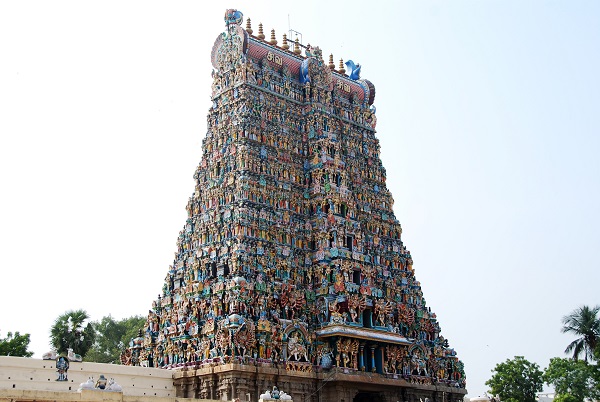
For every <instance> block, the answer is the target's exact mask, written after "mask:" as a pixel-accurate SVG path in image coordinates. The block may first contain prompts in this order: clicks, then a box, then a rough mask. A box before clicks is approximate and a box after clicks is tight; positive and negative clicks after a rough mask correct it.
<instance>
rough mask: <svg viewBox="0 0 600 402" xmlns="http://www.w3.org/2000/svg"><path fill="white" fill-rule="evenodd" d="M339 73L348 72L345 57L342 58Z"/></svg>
mask: <svg viewBox="0 0 600 402" xmlns="http://www.w3.org/2000/svg"><path fill="white" fill-rule="evenodd" d="M338 73H340V74H346V69H345V68H344V59H340V67H339V68H338Z"/></svg>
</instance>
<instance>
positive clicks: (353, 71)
mask: <svg viewBox="0 0 600 402" xmlns="http://www.w3.org/2000/svg"><path fill="white" fill-rule="evenodd" d="M346 67H348V69H349V70H350V79H351V80H354V81H356V80H358V79H360V68H361V65H360V64H358V63H357V64H354V62H353V61H352V60H348V61H347V62H346Z"/></svg>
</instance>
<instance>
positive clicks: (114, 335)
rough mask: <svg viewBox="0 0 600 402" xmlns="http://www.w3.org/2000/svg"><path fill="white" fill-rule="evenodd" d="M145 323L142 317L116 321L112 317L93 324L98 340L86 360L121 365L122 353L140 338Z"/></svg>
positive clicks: (96, 339)
mask: <svg viewBox="0 0 600 402" xmlns="http://www.w3.org/2000/svg"><path fill="white" fill-rule="evenodd" d="M145 323H146V319H145V318H144V317H141V316H133V317H129V318H124V319H122V320H115V319H114V318H113V317H112V316H110V315H109V316H107V317H102V319H101V320H100V321H95V322H93V323H92V325H93V326H94V329H95V331H96V338H95V342H94V345H93V346H92V348H91V350H90V351H89V352H88V354H87V356H86V360H88V361H93V362H97V363H119V356H120V354H121V352H122V351H123V349H125V347H127V346H128V345H129V341H130V340H131V339H132V338H135V337H137V336H138V332H139V330H140V329H142V328H143V327H144V325H145Z"/></svg>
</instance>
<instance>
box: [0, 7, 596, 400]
mask: <svg viewBox="0 0 600 402" xmlns="http://www.w3.org/2000/svg"><path fill="white" fill-rule="evenodd" d="M273 4H277V5H276V6H275V5H268V4H267V3H265V2H260V1H252V2H247V4H246V3H245V2H239V1H238V2H236V1H231V2H227V3H224V2H220V1H212V2H201V1H178V2H156V1H125V2H122V1H101V2H100V1H97V2H88V1H71V2H67V1H52V2H48V1H38V2H32V1H19V2H17V1H13V2H8V1H7V2H1V3H0V169H1V170H0V171H1V176H0V178H1V187H0V188H1V189H2V197H1V198H0V269H1V270H2V276H1V279H0V281H1V282H0V284H1V285H2V286H1V288H2V294H3V296H4V298H3V306H2V308H1V309H0V336H2V337H3V336H5V335H6V332H8V331H13V332H14V331H20V332H21V333H30V334H31V349H32V350H33V351H35V353H36V355H35V356H36V357H38V358H39V357H41V354H42V353H44V352H45V351H47V350H49V344H48V332H49V328H50V326H51V325H52V321H53V320H54V318H56V317H57V316H58V315H59V314H61V313H63V312H64V311H66V310H68V309H77V308H83V309H85V310H87V311H88V312H89V314H90V315H91V317H92V319H93V320H99V319H100V318H102V317H103V316H105V315H108V314H112V315H113V317H115V318H123V317H128V316H131V315H135V314H142V315H145V313H146V312H147V310H148V308H149V307H150V306H151V302H152V300H153V299H154V298H155V297H156V296H157V294H158V293H159V292H160V289H161V287H162V283H163V278H164V277H165V275H166V273H167V269H168V266H169V264H170V263H172V260H173V253H174V252H175V249H176V247H175V242H176V238H177V235H178V233H179V230H181V228H182V227H183V225H184V223H185V218H186V212H185V205H186V202H187V198H188V197H189V196H190V195H191V194H192V192H193V187H194V182H193V178H192V175H193V173H194V170H195V168H196V166H197V164H198V163H199V162H200V156H201V141H202V138H203V137H204V134H205V132H206V113H207V110H208V107H209V105H210V102H209V99H210V84H211V76H210V73H211V68H212V67H211V65H210V51H211V48H212V44H213V42H214V39H215V38H216V37H217V35H219V33H220V32H222V31H223V29H224V24H223V14H224V11H225V9H226V8H238V9H239V10H241V11H242V12H243V13H244V16H245V17H250V18H251V19H252V21H253V28H254V29H255V30H257V29H258V23H259V22H263V24H264V26H265V33H266V34H267V35H268V34H269V32H270V30H271V28H275V29H276V31H277V37H278V39H279V41H281V34H283V32H284V31H285V30H286V29H287V28H288V15H289V18H290V20H291V26H292V28H293V29H295V30H297V31H300V32H302V34H303V38H304V43H311V44H312V45H313V46H314V45H319V46H320V47H321V48H322V49H323V53H324V54H326V55H329V53H331V52H333V54H334V58H335V60H336V63H337V60H339V59H340V58H341V57H343V58H344V59H345V60H347V59H353V60H354V61H355V62H359V63H361V64H362V66H363V67H362V77H363V78H366V79H369V80H370V81H372V82H373V83H374V84H375V86H376V89H377V95H376V99H375V105H376V107H377V116H378V126H377V131H378V138H379V139H380V141H381V146H382V159H383V163H384V166H385V167H386V169H387V172H388V186H389V188H390V189H391V191H392V194H393V195H394V198H395V200H396V204H395V212H396V216H397V218H398V219H399V220H400V222H401V223H402V226H403V229H404V233H403V239H404V242H405V244H406V245H407V246H408V248H409V249H410V250H411V252H412V254H413V258H414V260H415V265H414V267H415V270H416V275H417V279H419V280H420V281H421V284H422V288H423V291H424V294H425V298H426V299H427V304H428V305H429V306H430V307H431V308H432V310H433V311H435V312H436V313H437V315H438V318H439V320H440V323H441V326H442V334H443V335H444V336H445V337H446V338H448V339H449V341H450V344H451V346H452V347H454V348H455V349H456V350H457V352H458V354H459V356H460V358H461V359H462V360H463V361H464V363H465V367H466V372H467V388H468V389H469V391H470V392H469V395H471V396H476V395H479V394H482V393H483V392H484V391H485V390H487V387H486V386H485V385H484V382H485V381H486V380H487V379H488V378H489V377H490V370H491V369H492V368H493V367H494V366H495V365H496V364H497V363H499V362H501V361H504V360H506V359H507V358H512V357H513V356H515V355H523V356H525V357H526V358H527V359H529V360H531V361H534V362H537V363H538V364H539V365H540V366H541V367H546V366H547V364H548V362H549V359H550V358H551V357H554V356H562V355H563V350H564V348H565V347H566V345H567V344H568V343H569V342H570V341H571V340H572V338H571V337H569V336H566V335H562V334H561V333H560V327H561V322H560V320H561V317H562V316H563V315H565V314H568V313H569V312H571V311H572V310H573V309H575V308H577V307H578V306H580V305H583V304H588V305H596V304H599V303H600V300H599V297H598V294H599V293H598V283H599V279H600V274H599V273H598V272H599V263H598V259H597V257H596V253H597V251H598V249H599V245H600V234H599V227H600V212H599V211H600V207H599V206H600V188H599V186H600V166H599V165H600V164H599V162H598V161H599V158H598V155H599V153H600V133H599V128H600V74H599V71H600V56H599V52H598V49H600V24H599V23H598V22H599V21H600V3H598V2H596V1H553V0H545V1H535V0H531V1H527V2H523V1H520V0H515V1H511V0H504V1H499V0H498V1H486V0H479V1H477V0H471V1H466V0H453V1H432V0H414V1H410V2H408V1H387V2H384V1H377V2H375V1H371V2H353V1H346V2H329V1H328V2H325V1H304V2H295V1H294V2H292V1H288V2H277V3H273Z"/></svg>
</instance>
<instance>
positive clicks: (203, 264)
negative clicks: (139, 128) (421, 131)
mask: <svg viewBox="0 0 600 402" xmlns="http://www.w3.org/2000/svg"><path fill="white" fill-rule="evenodd" d="M242 20H243V18H242V14H241V12H239V11H237V10H227V11H226V13H225V27H226V29H225V32H223V33H222V34H220V35H219V36H218V37H217V39H216V41H215V43H214V46H213V50H212V54H211V59H212V64H213V67H214V70H213V73H212V76H213V84H212V95H211V99H212V106H211V107H210V109H209V111H208V118H207V132H206V136H205V138H204V140H203V143H202V158H201V161H200V163H199V166H198V168H197V169H196V172H195V174H194V179H195V181H196V186H195V190H194V192H193V194H192V196H191V197H190V199H189V202H188V204H187V212H188V217H187V220H186V222H185V224H184V227H183V230H182V231H181V232H180V234H179V237H178V239H177V247H176V252H175V259H174V261H173V265H171V266H170V267H169V269H168V272H167V275H166V277H165V281H164V284H163V287H162V291H161V293H160V294H159V296H158V298H157V299H156V300H154V302H153V303H152V309H151V310H150V313H149V315H148V320H147V324H146V326H145V328H144V329H143V330H142V331H140V335H139V337H138V338H136V339H134V340H133V343H132V346H131V347H130V348H129V349H127V350H126V351H125V352H124V353H123V355H122V362H123V363H124V364H128V365H141V366H149V367H160V368H168V369H174V370H175V372H174V381H175V387H176V393H177V396H178V397H179V396H180V397H188V398H210V399H219V400H229V399H236V398H239V399H241V400H246V398H249V399H250V400H252V401H254V400H257V399H258V398H259V396H260V395H261V394H263V393H264V392H265V390H267V389H271V387H274V386H276V387H278V390H280V391H284V392H286V393H287V394H289V395H291V396H292V398H293V399H294V400H296V401H303V402H308V401H311V402H318V401H344V402H351V401H352V402H361V401H366V400H370V401H373V402H377V401H386V402H395V401H411V402H412V401H419V400H420V399H423V400H425V399H426V398H428V399H429V400H430V401H444V402H446V401H457V400H462V397H463V395H464V394H465V393H466V391H465V375H464V367H463V364H462V362H461V361H460V360H459V359H458V357H457V354H456V352H455V351H454V350H453V349H452V348H451V347H450V346H449V342H448V341H447V340H446V339H445V338H444V337H443V336H442V335H441V328H440V324H439V322H438V319H437V316H436V314H435V313H434V312H432V311H431V308H429V307H428V306H427V305H426V301H425V298H424V296H423V292H422V290H421V286H420V283H419V281H418V280H417V279H416V276H415V271H414V269H413V260H412V257H411V255H410V252H409V251H408V249H407V248H406V246H405V244H404V242H403V241H402V237H401V235H402V228H401V226H400V223H399V222H398V220H397V219H396V217H395V215H394V211H393V205H394V199H393V197H392V195H391V193H390V191H389V190H388V188H387V186H386V171H385V168H384V167H383V165H382V163H381V159H380V156H379V152H380V145H379V141H378V139H377V137H376V135H375V127H376V124H377V119H376V116H375V107H374V100H375V86H374V85H373V84H372V83H371V82H370V81H368V80H366V79H362V78H361V77H360V73H361V66H360V65H358V64H355V63H354V62H352V61H350V60H348V61H347V62H346V63H345V64H344V63H343V62H342V61H340V65H339V67H338V68H336V66H335V64H334V62H333V55H331V56H330V57H329V62H328V63H325V62H324V60H323V55H322V52H321V50H320V49H319V47H311V46H310V45H307V46H304V45H303V44H301V43H299V41H298V40H296V41H294V42H293V44H292V45H293V46H290V44H288V42H287V38H286V37H285V36H284V37H283V42H282V44H281V46H279V45H278V44H277V43H278V42H277V39H276V38H275V32H274V31H271V39H270V40H266V38H265V35H264V33H263V31H262V25H260V24H259V29H258V33H257V34H256V35H254V31H253V30H252V27H251V22H250V20H249V19H248V20H247V21H246V27H245V28H243V27H242ZM344 65H345V66H347V67H348V71H346V69H345V68H344ZM390 118H393V116H390ZM274 391H275V390H274Z"/></svg>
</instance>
